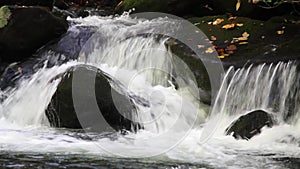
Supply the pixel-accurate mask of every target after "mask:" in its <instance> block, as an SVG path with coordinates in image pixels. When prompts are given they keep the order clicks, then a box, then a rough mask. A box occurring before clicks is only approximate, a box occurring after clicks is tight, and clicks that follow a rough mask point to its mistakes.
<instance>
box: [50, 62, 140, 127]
mask: <svg viewBox="0 0 300 169" xmlns="http://www.w3.org/2000/svg"><path fill="white" fill-rule="evenodd" d="M74 73H77V76H76V77H78V76H79V77H80V79H79V81H78V80H76V79H75V81H76V82H77V83H74V78H73V77H74ZM78 74H79V75H78ZM95 76H96V78H95ZM93 79H94V80H95V82H94V83H91V84H85V83H88V82H90V81H91V80H93ZM78 83H79V84H78ZM110 83H113V84H114V85H119V83H118V82H117V81H114V80H113V79H111V78H110V77H108V76H106V75H105V74H104V73H103V72H101V71H100V70H97V69H95V68H91V67H88V66H76V67H73V68H72V69H71V70H69V71H68V72H67V73H65V74H64V75H63V77H62V80H61V82H60V83H59V85H58V88H57V90H56V93H55V94H54V96H53V97H52V99H51V103H50V104H49V106H48V108H47V110H46V115H47V117H48V119H49V122H50V124H51V125H52V126H54V127H63V128H71V129H81V128H84V129H87V128H89V129H91V130H92V131H97V132H103V131H106V130H109V129H114V130H117V131H119V130H121V131H123V130H127V131H136V130H138V129H141V125H140V124H138V123H137V122H133V121H132V120H130V119H131V117H132V116H133V113H137V112H136V107H135V105H134V104H133V103H132V101H131V99H130V98H129V96H128V95H127V94H126V92H124V91H121V90H122V89H121V88H118V90H116V89H115V88H112V87H111V84H110ZM86 85H87V87H85V86H86ZM93 87H95V88H94V89H95V90H93ZM72 90H73V91H76V95H77V96H80V97H82V98H79V99H80V100H81V101H80V102H76V100H74V97H76V96H74V93H72ZM94 102H95V105H94V107H93V106H90V105H91V103H94ZM74 103H76V104H74ZM75 106H77V107H75ZM95 108H96V109H98V108H99V110H100V111H97V110H96V109H95Z"/></svg>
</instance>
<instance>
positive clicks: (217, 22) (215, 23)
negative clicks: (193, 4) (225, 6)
mask: <svg viewBox="0 0 300 169" xmlns="http://www.w3.org/2000/svg"><path fill="white" fill-rule="evenodd" d="M223 21H224V19H220V18H217V19H216V20H215V21H214V22H213V23H212V24H213V25H219V24H220V23H222V22H223Z"/></svg>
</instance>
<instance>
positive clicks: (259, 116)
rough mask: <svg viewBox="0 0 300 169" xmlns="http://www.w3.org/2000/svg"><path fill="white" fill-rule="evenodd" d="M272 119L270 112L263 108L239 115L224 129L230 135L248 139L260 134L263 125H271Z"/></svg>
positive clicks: (272, 123)
mask: <svg viewBox="0 0 300 169" xmlns="http://www.w3.org/2000/svg"><path fill="white" fill-rule="evenodd" d="M273 125H274V120H273V118H272V116H271V114H269V113H267V112H265V111H263V110H255V111H252V112H250V113H247V114H246V115H243V116H241V117H239V118H238V119H237V120H235V121H234V122H232V123H231V124H230V126H229V127H228V128H227V129H226V131H225V132H226V135H232V136H233V137H234V138H236V139H246V140H249V139H251V138H252V137H253V136H255V135H257V134H260V133H261V129H262V128H263V127H272V126H273Z"/></svg>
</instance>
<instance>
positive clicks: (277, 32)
mask: <svg viewBox="0 0 300 169" xmlns="http://www.w3.org/2000/svg"><path fill="white" fill-rule="evenodd" d="M218 18H219V19H224V21H223V22H222V23H220V24H218V25H213V24H208V23H209V22H213V21H215V20H216V19H218ZM189 21H191V22H192V23H194V24H195V25H196V26H197V27H198V28H199V29H200V30H202V31H203V32H204V33H205V34H206V35H207V37H208V38H209V39H210V37H211V36H213V37H215V38H216V40H213V41H212V43H213V45H215V46H216V47H217V49H220V48H223V49H226V47H228V46H229V45H235V46H236V48H237V49H236V50H234V51H233V53H232V54H230V56H228V57H225V58H224V59H222V62H223V63H224V65H226V66H236V67H242V66H244V65H245V64H246V63H264V62H278V61H286V60H294V59H298V58H299V57H300V48H299V46H298V44H299V37H300V24H299V18H297V17H293V16H291V15H287V16H281V17H273V18H271V19H269V20H267V21H261V20H255V19H250V18H246V17H237V18H236V19H234V20H229V17H227V16H225V15H219V16H207V17H201V18H199V17H197V18H190V19H189ZM227 24H235V25H236V24H242V26H240V27H239V26H235V27H234V28H233V29H228V30H226V29H223V28H222V27H223V26H224V25H227ZM244 32H247V33H248V34H249V37H248V39H247V40H246V41H245V42H246V43H247V44H243V43H240V42H236V43H231V41H232V39H233V38H238V37H241V36H242V34H243V33H244Z"/></svg>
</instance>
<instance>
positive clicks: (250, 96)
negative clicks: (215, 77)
mask: <svg viewBox="0 0 300 169" xmlns="http://www.w3.org/2000/svg"><path fill="white" fill-rule="evenodd" d="M69 20H70V22H71V23H72V26H71V27H70V29H69V31H71V32H73V33H74V32H75V33H76V31H80V30H79V29H77V27H80V26H86V27H88V26H92V27H94V28H95V29H97V30H100V31H99V32H100V33H99V32H98V33H99V34H98V35H97V36H94V37H93V39H90V40H89V41H88V42H87V45H86V46H85V47H84V48H83V50H82V51H81V52H80V54H79V58H78V59H77V60H73V61H69V62H67V63H65V64H62V65H56V66H53V67H51V68H47V67H43V68H40V69H39V70H38V71H37V72H36V73H35V74H33V75H32V76H31V77H30V78H25V79H21V80H20V81H19V84H18V85H17V87H15V88H12V89H9V90H5V91H1V92H2V95H5V96H6V99H5V100H4V101H3V102H2V103H1V105H0V150H1V153H0V159H1V162H0V165H1V167H3V168H6V167H7V168H297V167H299V157H300V154H299V152H300V147H299V146H300V145H299V144H300V141H299V140H300V133H299V130H300V123H299V121H298V119H299V117H298V116H299V115H298V114H299V113H298V112H299V105H300V104H299V77H298V74H297V64H296V63H295V62H287V63H281V62H280V63H277V64H271V65H270V64H269V65H267V64H262V65H256V66H254V65H251V66H248V67H246V68H241V69H234V68H230V69H228V70H227V72H226V74H224V75H223V77H224V79H223V82H222V85H221V88H220V90H219V92H218V94H217V97H216V101H215V103H213V104H212V106H211V112H209V111H208V110H209V107H208V106H207V105H204V104H200V102H199V97H198V95H197V94H195V93H197V88H195V85H193V83H194V82H195V77H194V76H193V75H192V74H191V73H190V71H189V70H188V69H181V68H180V67H182V66H183V67H184V66H186V65H185V64H184V63H183V62H181V61H180V60H179V61H176V64H175V66H174V63H175V62H174V60H176V59H178V58H174V57H172V54H171V51H170V50H169V49H168V48H167V47H166V46H165V45H164V44H165V40H164V39H163V38H162V39H160V40H158V39H156V38H154V37H151V36H149V37H148V36H147V37H139V36H137V37H132V38H128V39H126V38H124V37H128V36H131V35H132V34H131V33H133V34H134V32H135V31H136V32H138V31H139V30H141V29H147V26H149V25H152V24H160V23H163V22H165V21H164V19H159V20H156V21H148V20H139V19H133V18H130V17H128V16H121V17H116V18H112V17H96V16H93V17H87V18H84V19H81V18H77V19H71V18H69ZM128 32H129V33H128ZM103 39H104V40H103ZM49 55H50V54H49ZM170 58H171V59H170ZM78 64H87V65H92V66H95V67H97V68H99V69H101V70H102V71H103V72H106V73H107V74H108V75H110V76H111V77H114V78H116V79H117V80H119V81H120V82H121V83H122V84H124V85H125V86H126V87H127V90H128V92H130V93H133V94H134V96H135V97H137V98H144V99H145V100H147V102H149V104H148V105H147V106H146V105H144V104H139V103H136V106H137V108H138V109H137V110H138V113H137V115H136V119H138V120H139V122H140V123H142V124H143V125H144V130H141V131H138V132H137V133H129V134H127V135H122V134H120V133H118V132H116V133H100V134H99V133H97V134H95V133H88V132H85V131H82V130H68V129H55V128H52V127H50V124H49V122H48V120H47V117H46V115H45V109H46V108H47V106H48V104H49V102H50V100H51V97H52V96H53V94H54V93H55V91H56V88H57V86H58V84H59V81H60V80H59V79H57V80H52V79H53V78H54V77H56V76H57V75H59V74H62V73H64V72H65V71H66V70H67V69H69V68H70V67H72V66H74V65H78ZM170 74H177V75H184V76H185V79H188V80H183V81H181V82H180V83H179V84H180V85H179V87H175V84H174V83H173V82H172V78H170V76H169V75H170ZM133 100H134V98H133ZM255 109H263V110H266V111H268V112H271V113H272V114H273V115H274V117H276V121H277V122H278V125H276V126H274V127H273V128H264V129H263V130H262V133H261V134H260V135H257V136H255V137H253V138H252V139H251V140H249V141H246V140H235V139H234V138H233V137H231V136H226V135H225V134H224V131H225V129H226V128H227V127H228V126H229V125H230V123H231V122H233V121H234V120H235V119H236V118H238V117H239V116H241V115H243V114H245V113H247V112H249V111H251V110H255Z"/></svg>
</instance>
